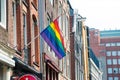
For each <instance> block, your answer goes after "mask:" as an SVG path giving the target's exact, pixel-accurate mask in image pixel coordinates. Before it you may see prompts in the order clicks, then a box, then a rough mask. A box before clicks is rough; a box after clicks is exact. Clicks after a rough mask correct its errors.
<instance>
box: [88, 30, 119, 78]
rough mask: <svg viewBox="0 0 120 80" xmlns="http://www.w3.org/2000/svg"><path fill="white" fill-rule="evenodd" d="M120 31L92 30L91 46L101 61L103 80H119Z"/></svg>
mask: <svg viewBox="0 0 120 80" xmlns="http://www.w3.org/2000/svg"><path fill="white" fill-rule="evenodd" d="M119 34H120V30H105V31H99V30H97V29H91V30H90V38H91V40H90V42H91V43H90V46H91V47H92V49H93V52H94V53H95V54H96V56H97V57H98V59H99V61H100V68H101V70H102V71H103V80H119V79H120V77H119V75H118V74H119V57H120V56H119V49H120V45H119V44H120V35H119Z"/></svg>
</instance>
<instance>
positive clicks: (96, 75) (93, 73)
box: [89, 49, 102, 80]
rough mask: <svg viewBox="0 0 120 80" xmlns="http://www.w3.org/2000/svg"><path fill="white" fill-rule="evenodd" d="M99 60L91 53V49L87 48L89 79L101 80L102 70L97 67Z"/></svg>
mask: <svg viewBox="0 0 120 80" xmlns="http://www.w3.org/2000/svg"><path fill="white" fill-rule="evenodd" d="M99 67H100V66H99V60H98V59H97V57H96V56H95V54H94V53H93V51H92V49H89V74H90V80H102V72H101V70H100V68H99Z"/></svg>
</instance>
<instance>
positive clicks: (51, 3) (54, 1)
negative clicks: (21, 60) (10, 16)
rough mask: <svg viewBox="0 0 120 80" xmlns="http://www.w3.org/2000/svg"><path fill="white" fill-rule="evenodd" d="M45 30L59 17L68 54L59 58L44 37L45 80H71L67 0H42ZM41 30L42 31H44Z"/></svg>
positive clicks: (43, 69) (43, 70)
mask: <svg viewBox="0 0 120 80" xmlns="http://www.w3.org/2000/svg"><path fill="white" fill-rule="evenodd" d="M42 3H43V6H42V7H43V12H42V13H43V14H42V13H40V14H42V15H43V17H42V19H43V21H42V20H41V21H40V22H41V23H42V24H43V25H42V26H41V27H42V28H41V29H42V30H44V29H45V28H46V27H47V26H48V25H49V24H50V22H52V21H54V20H55V19H57V21H58V23H59V27H60V33H61V34H62V36H63V38H64V43H65V44H64V46H65V52H66V56H65V57H63V58H62V59H58V57H57V56H56V54H55V53H54V51H53V50H52V49H51V47H50V46H49V45H48V44H47V43H46V42H45V41H44V40H43V39H42V38H41V39H42V41H41V46H42V47H43V48H42V64H43V65H41V66H42V72H43V80H70V49H69V46H70V41H69V5H68V1H67V0H42V2H41V4H42ZM42 30H41V31H42Z"/></svg>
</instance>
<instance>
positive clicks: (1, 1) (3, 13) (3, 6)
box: [0, 0, 6, 28]
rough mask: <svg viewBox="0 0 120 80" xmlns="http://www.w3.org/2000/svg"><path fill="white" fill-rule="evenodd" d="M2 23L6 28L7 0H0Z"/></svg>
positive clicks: (0, 20)
mask: <svg viewBox="0 0 120 80" xmlns="http://www.w3.org/2000/svg"><path fill="white" fill-rule="evenodd" d="M0 25H2V27H4V28H6V0H0Z"/></svg>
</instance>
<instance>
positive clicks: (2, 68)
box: [0, 42, 15, 80]
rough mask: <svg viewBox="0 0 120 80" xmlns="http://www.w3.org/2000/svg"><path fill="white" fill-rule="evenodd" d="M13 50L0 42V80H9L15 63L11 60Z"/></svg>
mask: <svg viewBox="0 0 120 80" xmlns="http://www.w3.org/2000/svg"><path fill="white" fill-rule="evenodd" d="M13 54H14V50H13V49H11V48H10V47H8V46H7V45H5V44H3V43H1V42H0V80H10V75H11V73H12V68H13V67H14V66H15V61H14V60H12V58H13Z"/></svg>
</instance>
